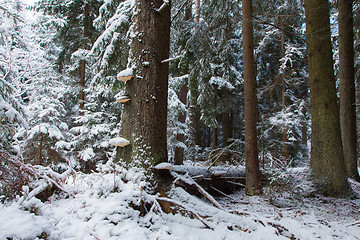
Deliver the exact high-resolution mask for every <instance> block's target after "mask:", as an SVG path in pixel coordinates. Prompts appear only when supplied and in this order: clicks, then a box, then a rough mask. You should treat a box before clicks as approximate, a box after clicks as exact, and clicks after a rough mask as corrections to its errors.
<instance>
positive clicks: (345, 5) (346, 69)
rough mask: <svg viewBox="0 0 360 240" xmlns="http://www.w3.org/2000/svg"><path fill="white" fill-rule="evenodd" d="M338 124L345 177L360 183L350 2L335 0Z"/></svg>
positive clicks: (349, 0) (348, 0)
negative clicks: (337, 31) (338, 76)
mask: <svg viewBox="0 0 360 240" xmlns="http://www.w3.org/2000/svg"><path fill="white" fill-rule="evenodd" d="M338 5H339V58H340V64H339V67H340V73H339V75H340V122H341V136H342V143H343V150H344V160H345V166H346V172H347V175H348V177H350V178H353V179H356V180H357V181H359V180H360V177H359V172H358V166H357V132H356V102H355V81H354V33H353V17H352V16H353V13H352V0H339V1H338Z"/></svg>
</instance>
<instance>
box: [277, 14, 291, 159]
mask: <svg viewBox="0 0 360 240" xmlns="http://www.w3.org/2000/svg"><path fill="white" fill-rule="evenodd" d="M279 21H280V27H281V28H282V29H284V20H283V19H282V17H279ZM284 57H285V32H284V30H281V58H284ZM280 77H281V105H282V110H283V111H285V110H286V75H285V69H283V72H282V73H281V76H280ZM287 132H288V127H287V126H284V128H283V133H282V141H283V158H284V161H287V158H288V157H289V151H288V145H287V144H288V137H287Z"/></svg>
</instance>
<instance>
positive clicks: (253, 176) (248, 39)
mask: <svg viewBox="0 0 360 240" xmlns="http://www.w3.org/2000/svg"><path fill="white" fill-rule="evenodd" d="M242 14H243V16H242V24H243V51H244V95H245V163H246V188H245V190H246V192H247V193H248V194H257V193H259V192H260V191H261V181H260V170H259V159H258V149H257V130H256V122H257V106H256V105H257V97H256V76H255V63H254V43H253V25H252V1H251V0H242Z"/></svg>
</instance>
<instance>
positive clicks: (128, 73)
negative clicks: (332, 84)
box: [117, 68, 134, 82]
mask: <svg viewBox="0 0 360 240" xmlns="http://www.w3.org/2000/svg"><path fill="white" fill-rule="evenodd" d="M133 76H134V72H133V69H132V68H127V69H125V70H122V71H121V72H119V73H118V75H117V79H118V80H120V81H122V82H126V81H129V80H130V79H131V78H132V77H133Z"/></svg>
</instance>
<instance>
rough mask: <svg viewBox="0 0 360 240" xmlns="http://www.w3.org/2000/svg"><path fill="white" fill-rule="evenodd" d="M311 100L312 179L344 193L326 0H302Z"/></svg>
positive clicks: (334, 192) (324, 187) (326, 189)
mask: <svg viewBox="0 0 360 240" xmlns="http://www.w3.org/2000/svg"><path fill="white" fill-rule="evenodd" d="M305 14H306V16H305V17H306V31H307V42H308V45H307V53H308V61H309V78H310V79H309V86H310V102H311V108H310V109H311V119H312V124H311V129H312V130H311V160H310V166H311V168H312V171H313V176H314V177H315V179H317V180H319V181H320V182H321V183H322V189H321V190H322V191H323V192H324V194H328V195H338V194H344V193H346V192H347V191H348V189H349V186H348V183H347V179H346V171H345V164H344V155H343V149H342V143H341V131H340V118H339V105H338V102H337V95H336V87H335V77H334V71H333V59H332V49H331V38H330V37H331V35H330V20H329V3H328V1H327V0H305Z"/></svg>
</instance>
